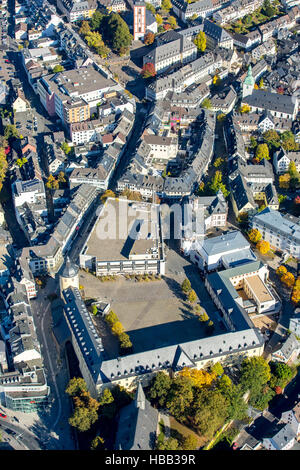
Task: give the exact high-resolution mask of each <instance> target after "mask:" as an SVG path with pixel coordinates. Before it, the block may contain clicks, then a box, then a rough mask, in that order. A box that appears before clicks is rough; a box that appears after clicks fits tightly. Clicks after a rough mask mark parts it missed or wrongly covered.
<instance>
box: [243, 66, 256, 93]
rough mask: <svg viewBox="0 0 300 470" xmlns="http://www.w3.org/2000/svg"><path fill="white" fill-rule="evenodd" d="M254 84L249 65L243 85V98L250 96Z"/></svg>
mask: <svg viewBox="0 0 300 470" xmlns="http://www.w3.org/2000/svg"><path fill="white" fill-rule="evenodd" d="M254 84H255V80H254V78H253V76H252V67H251V65H249V67H248V72H247V76H246V78H245V80H244V83H243V98H245V96H249V95H252V91H253V89H254Z"/></svg>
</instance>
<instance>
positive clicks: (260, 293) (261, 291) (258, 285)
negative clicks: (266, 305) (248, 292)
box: [246, 275, 273, 303]
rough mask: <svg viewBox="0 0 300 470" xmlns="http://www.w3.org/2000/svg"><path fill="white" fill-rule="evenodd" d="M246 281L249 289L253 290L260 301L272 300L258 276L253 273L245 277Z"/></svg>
mask: <svg viewBox="0 0 300 470" xmlns="http://www.w3.org/2000/svg"><path fill="white" fill-rule="evenodd" d="M246 281H247V282H248V284H249V285H250V287H251V289H252V290H253V291H254V293H255V295H256V297H257V298H258V300H259V301H260V302H261V303H263V302H268V301H269V300H273V297H272V296H271V294H270V292H269V290H268V288H267V286H265V284H264V283H263V282H262V280H261V278H260V277H259V276H257V275H255V276H251V277H247V278H246Z"/></svg>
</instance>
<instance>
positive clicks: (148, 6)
mask: <svg viewBox="0 0 300 470" xmlns="http://www.w3.org/2000/svg"><path fill="white" fill-rule="evenodd" d="M146 9H147V10H149V11H151V13H152V14H153V15H155V13H156V9H155V7H154V6H153V5H151V3H146Z"/></svg>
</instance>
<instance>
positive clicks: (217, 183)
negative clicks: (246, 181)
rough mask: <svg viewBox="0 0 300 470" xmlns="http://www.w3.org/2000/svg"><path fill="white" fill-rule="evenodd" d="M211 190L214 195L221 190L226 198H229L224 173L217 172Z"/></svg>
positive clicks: (210, 186)
mask: <svg viewBox="0 0 300 470" xmlns="http://www.w3.org/2000/svg"><path fill="white" fill-rule="evenodd" d="M209 188H210V190H211V191H212V192H213V193H214V194H217V192H218V191H219V190H221V191H222V193H223V195H224V197H227V196H229V191H228V189H227V188H226V186H225V184H224V183H223V181H222V172H221V171H219V170H217V171H216V172H215V174H214V176H213V178H212V181H211V183H210V185H209Z"/></svg>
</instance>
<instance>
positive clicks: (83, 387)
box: [66, 377, 87, 397]
mask: <svg viewBox="0 0 300 470" xmlns="http://www.w3.org/2000/svg"><path fill="white" fill-rule="evenodd" d="M83 392H87V384H86V382H85V381H84V379H82V378H81V377H73V378H72V379H71V380H70V381H69V383H68V386H67V388H66V393H67V394H68V395H70V396H71V397H75V396H78V395H81V394H82V393H83Z"/></svg>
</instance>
